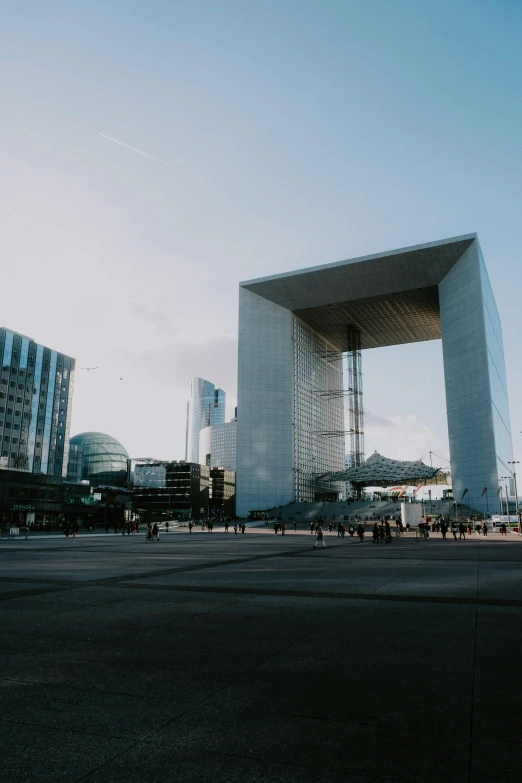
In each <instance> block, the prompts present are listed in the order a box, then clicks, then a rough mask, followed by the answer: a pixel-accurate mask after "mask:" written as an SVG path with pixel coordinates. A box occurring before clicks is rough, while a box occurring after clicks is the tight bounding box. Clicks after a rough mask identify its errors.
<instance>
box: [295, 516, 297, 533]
mask: <svg viewBox="0 0 522 783" xmlns="http://www.w3.org/2000/svg"><path fill="white" fill-rule="evenodd" d="M294 533H297V522H296V521H295V519H294Z"/></svg>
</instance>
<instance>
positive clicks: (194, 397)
mask: <svg viewBox="0 0 522 783" xmlns="http://www.w3.org/2000/svg"><path fill="white" fill-rule="evenodd" d="M225 404H226V394H225V392H224V391H223V389H216V387H215V386H214V384H213V383H210V381H206V380H205V379H204V378H193V379H192V381H191V382H190V399H189V401H188V404H187V437H186V446H185V460H186V461H187V462H196V463H197V462H198V461H199V433H200V432H201V430H202V429H203V428H204V427H209V426H210V425H211V424H223V423H224V421H225Z"/></svg>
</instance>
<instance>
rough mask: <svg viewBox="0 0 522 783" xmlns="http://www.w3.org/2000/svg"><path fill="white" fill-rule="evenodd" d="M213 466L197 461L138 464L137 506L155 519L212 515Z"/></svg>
mask: <svg viewBox="0 0 522 783" xmlns="http://www.w3.org/2000/svg"><path fill="white" fill-rule="evenodd" d="M209 497H210V468H207V467H205V466H202V465H199V464H198V463H194V462H185V461H180V462H167V461H160V462H156V463H152V462H150V461H144V463H143V464H139V463H136V465H135V466H134V494H133V508H134V510H135V511H136V512H137V513H140V512H141V513H143V514H145V515H152V517H153V518H155V519H161V518H165V519H169V518H173V519H178V518H180V519H189V518H190V517H194V518H199V517H203V516H207V515H208V508H209Z"/></svg>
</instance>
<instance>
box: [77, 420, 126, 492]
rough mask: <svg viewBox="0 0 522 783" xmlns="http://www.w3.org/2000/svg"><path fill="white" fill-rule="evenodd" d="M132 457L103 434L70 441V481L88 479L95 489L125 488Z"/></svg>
mask: <svg viewBox="0 0 522 783" xmlns="http://www.w3.org/2000/svg"><path fill="white" fill-rule="evenodd" d="M128 459H129V455H128V454H127V452H126V450H125V449H124V448H123V446H122V445H121V443H120V442H119V441H117V440H116V438H112V437H111V436H110V435H105V433H103V432H82V433H81V434H80V435H75V436H74V437H73V438H71V440H70V441H69V465H68V469H67V478H68V479H69V480H70V481H82V480H85V479H87V480H88V481H90V483H91V484H92V486H94V487H100V486H110V487H123V486H124V485H125V483H126V481H127V460H128Z"/></svg>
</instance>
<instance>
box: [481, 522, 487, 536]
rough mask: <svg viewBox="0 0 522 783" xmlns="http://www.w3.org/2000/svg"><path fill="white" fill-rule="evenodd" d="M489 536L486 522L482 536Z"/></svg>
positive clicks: (483, 524)
mask: <svg viewBox="0 0 522 783" xmlns="http://www.w3.org/2000/svg"><path fill="white" fill-rule="evenodd" d="M487 534H488V526H487V525H486V523H485V522H483V523H482V535H483V536H487Z"/></svg>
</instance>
